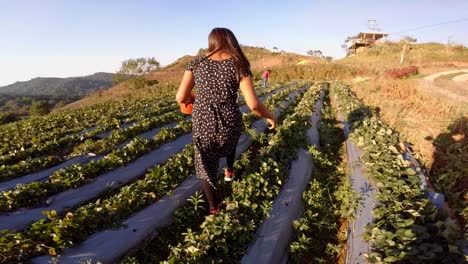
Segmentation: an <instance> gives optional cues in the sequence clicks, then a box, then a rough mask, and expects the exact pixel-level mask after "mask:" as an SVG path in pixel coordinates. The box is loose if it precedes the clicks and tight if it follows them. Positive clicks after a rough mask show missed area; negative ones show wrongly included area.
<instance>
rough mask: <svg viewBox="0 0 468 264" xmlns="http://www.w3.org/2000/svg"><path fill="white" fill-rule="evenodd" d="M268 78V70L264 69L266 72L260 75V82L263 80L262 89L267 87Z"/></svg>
mask: <svg viewBox="0 0 468 264" xmlns="http://www.w3.org/2000/svg"><path fill="white" fill-rule="evenodd" d="M268 78H270V69H266V70H265V71H264V72H263V73H262V80H263V87H264V88H266V87H267V82H268Z"/></svg>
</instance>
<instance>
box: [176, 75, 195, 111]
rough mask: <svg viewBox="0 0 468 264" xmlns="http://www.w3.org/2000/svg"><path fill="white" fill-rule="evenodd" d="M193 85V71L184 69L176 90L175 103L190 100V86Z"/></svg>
mask: <svg viewBox="0 0 468 264" xmlns="http://www.w3.org/2000/svg"><path fill="white" fill-rule="evenodd" d="M194 85H195V81H194V77H193V73H192V72H191V71H185V72H184V76H183V77H182V81H181V82H180V85H179V89H178V90H177V94H176V101H177V103H179V104H181V103H187V102H189V101H190V100H191V99H190V96H189V95H190V93H191V92H192V88H193V86H194Z"/></svg>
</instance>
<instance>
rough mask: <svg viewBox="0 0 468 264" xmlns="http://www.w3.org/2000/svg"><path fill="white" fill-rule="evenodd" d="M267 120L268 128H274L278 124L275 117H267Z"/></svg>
mask: <svg viewBox="0 0 468 264" xmlns="http://www.w3.org/2000/svg"><path fill="white" fill-rule="evenodd" d="M267 122H268V124H269V125H268V129H275V128H276V127H277V125H278V120H276V118H275V117H273V118H267Z"/></svg>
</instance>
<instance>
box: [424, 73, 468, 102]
mask: <svg viewBox="0 0 468 264" xmlns="http://www.w3.org/2000/svg"><path fill="white" fill-rule="evenodd" d="M467 75H468V74H466V75H465V76H467ZM419 88H420V89H421V90H423V91H427V92H428V93H435V94H438V95H439V96H442V97H448V98H450V99H454V100H457V101H461V102H468V85H466V84H465V83H464V82H454V81H445V80H444V81H427V80H421V81H420V82H419Z"/></svg>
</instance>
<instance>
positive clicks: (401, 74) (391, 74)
mask: <svg viewBox="0 0 468 264" xmlns="http://www.w3.org/2000/svg"><path fill="white" fill-rule="evenodd" d="M418 72H419V69H418V67H416V66H414V65H412V66H408V67H405V68H400V69H390V70H386V71H385V72H384V76H385V77H387V78H392V79H401V78H406V77H409V76H411V75H416V74H418Z"/></svg>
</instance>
